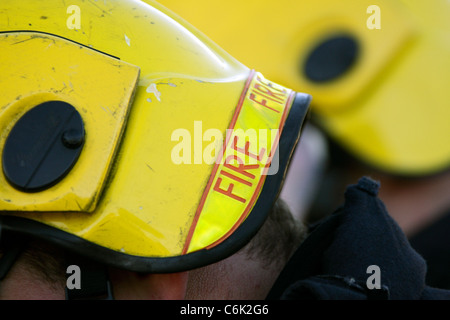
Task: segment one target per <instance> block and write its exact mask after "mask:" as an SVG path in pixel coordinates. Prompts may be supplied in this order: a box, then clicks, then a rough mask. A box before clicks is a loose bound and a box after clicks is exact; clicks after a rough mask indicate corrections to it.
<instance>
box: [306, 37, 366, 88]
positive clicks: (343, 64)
mask: <svg viewBox="0 0 450 320" xmlns="http://www.w3.org/2000/svg"><path fill="white" fill-rule="evenodd" d="M358 54H359V45H358V42H357V40H356V39H355V38H354V37H353V36H350V35H335V36H332V37H329V38H327V39H325V40H324V41H322V42H320V43H319V44H318V45H317V46H316V47H315V48H313V50H311V53H310V54H309V55H308V57H307V59H306V60H305V61H304V63H303V72H304V74H305V75H306V77H307V78H308V79H309V80H310V81H313V82H327V81H331V80H334V79H336V78H338V77H340V76H342V75H343V74H344V73H345V72H347V71H348V70H350V68H351V67H352V66H353V65H354V63H355V62H356V60H357V57H358Z"/></svg>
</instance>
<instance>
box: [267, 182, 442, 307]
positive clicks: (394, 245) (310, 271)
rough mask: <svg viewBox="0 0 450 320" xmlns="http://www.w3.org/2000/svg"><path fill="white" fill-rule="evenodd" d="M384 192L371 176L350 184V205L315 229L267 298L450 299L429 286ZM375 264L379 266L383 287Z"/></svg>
mask: <svg viewBox="0 0 450 320" xmlns="http://www.w3.org/2000/svg"><path fill="white" fill-rule="evenodd" d="M378 189H379V184H378V182H375V181H373V180H371V179H370V178H367V177H364V178H361V179H360V180H359V182H358V184H356V185H352V186H349V187H348V188H347V190H346V192H345V203H344V205H343V206H341V207H340V208H338V210H336V212H334V213H333V214H332V215H331V216H329V217H327V218H326V219H324V220H323V221H321V222H320V223H319V224H317V225H316V226H315V227H314V228H312V230H311V232H310V234H309V236H308V237H307V238H306V239H305V241H304V242H303V243H302V244H301V245H300V247H299V248H298V250H297V251H296V252H295V253H294V255H293V256H292V258H291V260H290V262H289V263H288V264H287V265H286V267H285V268H284V270H283V271H282V273H281V274H280V276H279V278H278V279H277V281H276V282H275V285H274V286H273V288H272V290H271V292H270V293H269V295H268V297H267V299H268V300H274V299H326V300H333V299H338V300H353V299H357V300H361V299H363V300H366V299H401V300H413V299H424V300H427V299H450V290H443V289H437V288H432V287H430V286H428V285H427V284H426V282H425V279H426V272H427V266H426V262H425V260H424V259H423V258H422V257H421V256H420V255H419V254H418V253H417V252H416V251H415V250H414V249H413V248H412V247H411V245H410V244H409V242H408V240H407V239H406V236H405V235H404V233H403V232H402V230H401V229H400V228H399V226H398V225H397V224H396V223H395V221H394V220H393V219H392V218H391V217H390V216H389V214H388V213H387V211H386V208H385V206H384V204H383V203H382V201H381V200H380V199H379V198H378V197H377V194H378ZM370 266H375V268H378V271H379V272H378V273H377V274H378V278H377V279H378V280H380V281H379V284H380V286H379V289H377V288H374V287H373V284H374V283H375V282H374V281H373V280H374V278H373V277H372V276H373V275H374V274H375V271H373V269H371V268H373V267H371V268H369V267H370ZM449 272H450V270H449ZM369 278H370V279H369ZM368 283H369V284H368Z"/></svg>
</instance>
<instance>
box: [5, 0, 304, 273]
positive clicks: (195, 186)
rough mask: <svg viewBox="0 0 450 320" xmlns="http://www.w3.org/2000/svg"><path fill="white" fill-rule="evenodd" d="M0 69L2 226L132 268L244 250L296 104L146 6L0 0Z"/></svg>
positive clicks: (267, 205)
mask: <svg viewBox="0 0 450 320" xmlns="http://www.w3.org/2000/svg"><path fill="white" fill-rule="evenodd" d="M261 46H262V47H261V50H260V51H258V52H255V54H258V53H259V52H263V51H264V50H263V46H264V43H261ZM0 70H1V77H0V153H1V170H0V226H1V230H2V231H5V232H10V233H19V234H22V235H27V236H31V237H39V238H42V239H44V240H46V241H51V242H52V243H54V244H57V245H60V246H62V247H63V248H65V249H70V250H72V251H74V252H75V253H77V254H82V255H84V256H86V257H87V258H90V259H93V260H96V261H99V262H104V263H105V264H109V265H112V266H116V267H119V268H126V269H128V270H132V271H137V272H152V273H165V272H178V271H183V270H188V269H192V268H195V267H200V266H203V265H206V264H209V263H213V262H215V261H218V260H220V259H223V258H225V257H226V256H228V255H230V254H232V253H234V252H236V251H237V250H238V249H240V248H241V247H243V246H244V245H245V244H246V243H247V242H248V241H249V240H250V239H251V238H252V237H253V236H254V235H255V233H256V232H257V230H258V229H259V228H260V227H261V225H262V224H263V222H264V220H265V218H266V216H267V214H268V212H269V210H270V209H271V207H272V205H273V203H274V201H275V199H276V197H277V196H278V193H279V190H280V188H281V185H282V182H283V180H284V177H285V174H286V168H287V166H288V163H289V160H290V157H291V155H292V153H293V150H294V147H295V146H296V144H297V142H298V140H299V138H300V134H301V128H302V125H303V122H304V120H305V118H306V116H307V114H308V110H309V102H310V95H308V94H306V93H299V92H294V91H293V90H291V89H289V88H286V87H284V86H282V85H279V84H277V83H274V82H272V81H269V80H267V79H265V78H264V76H263V75H262V74H261V73H259V72H256V71H254V70H253V69H250V68H248V67H246V66H245V65H243V64H242V63H241V62H238V61H237V60H235V59H234V58H233V57H232V56H230V55H229V54H228V53H226V52H225V51H224V50H222V49H221V48H219V47H218V46H217V45H215V44H214V43H213V42H212V41H210V40H209V39H207V38H206V37H205V36H204V35H203V34H201V33H200V32H199V31H197V29H195V28H193V27H192V26H190V25H189V24H188V23H186V22H185V21H184V20H183V19H181V18H179V17H178V16H177V15H175V14H173V13H171V12H170V11H169V10H167V9H166V8H164V7H163V6H161V5H160V4H157V3H155V2H153V1H151V0H149V1H131V0H129V1H124V0H120V1H119V0H116V1H113V0H108V1H84V0H73V1H69V2H65V1H56V0H49V1H34V0H23V1H15V0H2V1H1V2H0Z"/></svg>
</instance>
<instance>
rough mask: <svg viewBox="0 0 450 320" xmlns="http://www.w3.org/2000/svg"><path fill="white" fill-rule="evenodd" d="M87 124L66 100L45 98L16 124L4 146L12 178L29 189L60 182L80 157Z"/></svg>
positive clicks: (5, 163) (6, 168) (7, 173)
mask: <svg viewBox="0 0 450 320" xmlns="http://www.w3.org/2000/svg"><path fill="white" fill-rule="evenodd" d="M84 135H85V132H84V124H83V120H82V119H81V116H80V114H79V113H78V111H77V110H75V108H74V107H72V106H71V105H70V104H68V103H66V102H63V101H48V102H44V103H42V104H40V105H38V106H36V107H34V108H33V109H31V110H29V111H28V112H27V113H25V114H24V115H23V116H22V117H21V118H20V119H19V120H18V121H17V123H16V124H15V125H14V127H13V128H12V130H11V132H10V133H9V135H8V137H7V139H6V142H5V146H4V148H3V158H2V161H3V172H4V174H5V176H6V179H7V180H8V182H9V183H10V184H11V185H12V186H14V187H15V188H17V189H19V190H21V191H25V192H36V191H40V190H44V189H47V188H49V187H51V186H53V185H54V184H56V183H58V182H59V181H60V180H61V179H62V178H64V176H65V175H66V174H67V173H68V172H69V171H70V169H71V168H72V167H73V165H74V164H75V163H76V161H77V160H78V157H79V155H80V152H81V149H82V147H83V144H84Z"/></svg>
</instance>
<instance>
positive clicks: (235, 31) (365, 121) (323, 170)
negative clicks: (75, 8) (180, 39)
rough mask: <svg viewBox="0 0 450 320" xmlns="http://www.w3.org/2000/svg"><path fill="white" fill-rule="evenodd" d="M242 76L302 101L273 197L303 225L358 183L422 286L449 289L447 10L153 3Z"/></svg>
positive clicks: (446, 5)
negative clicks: (227, 57) (373, 187)
mask: <svg viewBox="0 0 450 320" xmlns="http://www.w3.org/2000/svg"><path fill="white" fill-rule="evenodd" d="M159 2H160V3H161V4H162V5H164V6H166V7H168V8H169V9H171V10H172V11H174V12H175V13H177V14H178V15H180V16H181V17H182V18H183V19H185V20H186V21H188V22H189V23H191V24H192V25H194V26H195V27H196V28H198V29H199V30H200V31H201V32H203V33H204V34H205V35H206V36H208V37H209V38H211V39H212V40H213V41H214V42H216V43H217V44H218V45H220V46H221V47H222V48H224V49H225V50H226V51H228V52H229V53H230V54H231V55H232V56H234V57H235V58H236V59H238V60H239V61H240V62H242V63H243V64H245V65H246V66H248V67H250V68H253V69H255V70H257V71H259V72H261V73H262V74H263V75H264V76H265V77H267V78H268V79H270V80H272V81H275V82H278V83H280V84H282V85H284V86H287V87H290V88H292V89H294V90H296V91H299V92H306V93H309V94H311V95H312V97H313V100H312V105H311V118H310V122H309V124H308V125H307V126H306V128H305V129H304V134H303V135H302V138H301V143H300V144H299V147H298V148H297V150H296V153H295V155H294V157H293V163H292V165H291V169H290V171H289V174H288V177H287V179H286V182H285V187H284V190H283V192H282V194H281V197H282V198H283V199H285V201H286V202H287V203H288V205H289V206H290V208H291V210H292V211H293V213H294V215H295V216H296V217H297V218H298V219H300V220H302V221H304V222H305V223H307V224H313V223H315V222H317V221H318V220H320V219H321V218H323V217H325V216H327V215H329V214H331V213H332V212H333V211H334V210H335V209H336V208H337V207H338V206H339V205H340V204H341V203H342V202H343V199H344V191H345V188H346V186H347V185H349V184H353V183H356V181H357V179H358V178H359V177H361V176H363V175H367V176H370V177H372V178H373V179H375V180H378V181H380V183H381V188H380V193H379V196H380V198H381V199H382V200H383V201H384V203H385V204H386V207H387V209H388V211H389V213H390V214H391V216H392V217H393V218H394V219H395V220H396V221H397V222H398V224H399V225H400V227H401V228H402V229H403V230H404V232H405V233H406V235H407V236H408V238H409V240H410V242H411V245H412V246H413V247H414V248H415V249H416V250H417V251H418V252H419V253H420V254H421V255H422V256H423V257H424V258H425V259H426V260H427V263H428V276H427V277H428V278H427V281H428V284H429V285H431V286H434V287H440V288H449V289H450V274H449V270H450V170H449V168H450V90H449V87H450V18H449V17H450V1H448V0H431V1H423V0H404V1H400V0H377V1H366V0H339V1H337V0H334V1H332V0H277V1H267V0H245V1H242V0H240V1H238V0H227V1H223V0H221V1H219V0H195V1H183V0H159Z"/></svg>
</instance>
